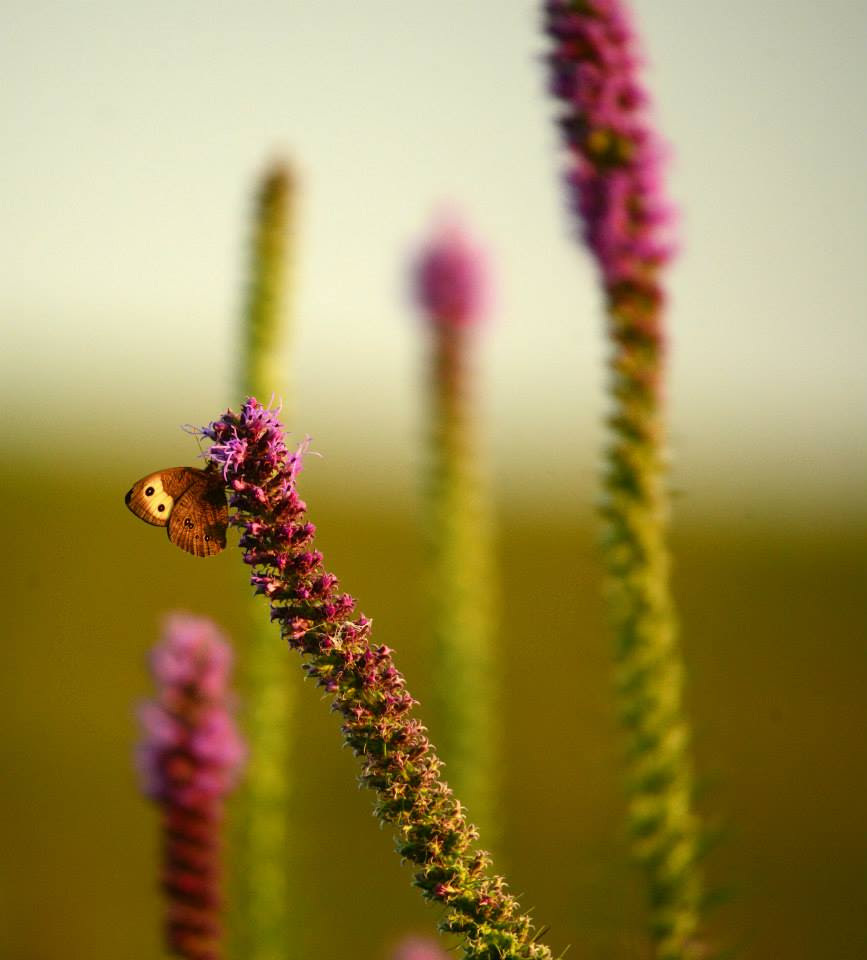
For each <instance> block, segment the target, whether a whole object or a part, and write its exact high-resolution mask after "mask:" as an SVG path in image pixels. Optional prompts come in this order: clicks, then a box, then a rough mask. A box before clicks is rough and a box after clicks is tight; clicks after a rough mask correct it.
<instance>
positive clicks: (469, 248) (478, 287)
mask: <svg viewBox="0 0 867 960" xmlns="http://www.w3.org/2000/svg"><path fill="white" fill-rule="evenodd" d="M486 273H487V269H486V264H485V259H484V256H483V254H482V252H481V250H479V249H478V248H477V247H476V246H475V245H474V244H473V243H472V242H471V240H470V238H469V237H468V235H467V233H466V230H465V229H464V228H463V226H462V225H461V223H460V221H459V220H457V219H456V218H454V217H451V218H449V219H446V220H444V221H443V222H442V223H441V224H440V226H439V227H438V229H437V231H436V233H435V234H434V236H433V238H432V239H431V240H430V241H429V243H428V244H427V246H426V247H425V248H424V250H423V251H422V253H421V256H420V257H419V259H418V263H417V264H416V269H415V292H416V296H417V298H418V301H419V304H420V305H421V308H422V310H424V312H425V313H426V314H427V315H428V317H429V318H430V320H431V322H432V323H433V324H434V325H435V326H443V327H453V328H461V327H470V326H473V325H474V324H476V323H477V322H478V321H479V320H480V319H481V317H482V314H483V313H484V306H485V297H486V292H487V291H486V284H485V277H486Z"/></svg>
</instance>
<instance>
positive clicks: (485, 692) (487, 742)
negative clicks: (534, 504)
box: [414, 220, 496, 842]
mask: <svg viewBox="0 0 867 960" xmlns="http://www.w3.org/2000/svg"><path fill="white" fill-rule="evenodd" d="M485 274H486V269H485V263H484V260H483V257H482V254H481V252H480V251H479V250H478V249H476V248H475V247H474V246H473V245H472V243H471V242H470V240H469V238H468V237H467V234H466V232H465V231H464V229H463V228H462V226H461V225H460V223H458V222H457V221H456V220H451V221H447V222H444V223H442V224H441V225H440V226H439V228H438V230H437V231H436V233H435V234H434V236H433V237H432V239H431V240H430V241H429V242H428V244H427V245H426V246H425V248H424V249H423V250H422V252H421V255H420V257H419V259H418V262H417V264H416V268H415V274H414V280H415V291H416V297H417V300H418V303H419V306H420V307H421V310H422V312H423V313H424V314H425V316H426V318H427V320H428V321H429V322H428V324H427V326H428V330H429V334H430V361H429V362H430V372H429V374H428V385H427V386H428V411H429V412H428V417H429V427H428V431H429V440H428V443H429V454H428V459H429V470H428V476H427V485H426V491H425V492H426V498H425V539H426V542H427V554H428V582H429V584H428V592H429V610H430V615H429V621H430V624H431V633H432V640H433V651H432V652H433V659H432V663H433V672H434V680H433V690H434V697H435V700H434V708H435V710H436V713H437V715H438V716H439V718H440V719H441V731H442V732H441V734H440V735H439V737H438V740H439V746H440V750H441V751H442V755H443V757H444V758H445V761H446V765H447V766H446V772H447V775H448V780H449V784H450V785H451V787H452V788H453V789H454V791H455V793H456V794H457V795H458V796H459V797H461V798H462V799H463V800H464V802H465V803H466V804H467V808H468V810H469V812H470V814H471V815H472V817H473V821H474V822H475V823H476V824H477V825H478V826H479V827H480V828H481V830H482V835H483V836H484V837H485V838H487V840H488V842H491V838H492V837H493V835H494V831H495V818H494V816H493V812H492V806H493V797H494V795H495V792H496V778H495V768H496V762H495V756H494V754H495V750H496V745H495V731H496V723H495V719H494V713H495V710H494V702H493V700H494V696H495V677H494V671H493V666H494V664H493V660H494V658H493V655H492V653H493V651H492V643H493V609H494V603H493V597H492V591H493V582H494V577H493V569H492V568H493V557H492V549H491V537H490V521H489V517H488V512H487V509H486V502H485V498H484V497H483V495H482V489H481V481H480V478H479V469H478V455H477V449H478V444H477V442H476V437H475V430H474V427H475V423H474V416H473V413H474V407H475V402H474V398H473V392H474V391H473V389H472V388H473V385H474V384H473V376H472V369H471V367H472V354H473V349H474V347H475V343H476V340H477V335H478V332H479V326H480V323H481V320H482V317H483V312H484V301H485V299H486V289H485V287H486V276H485Z"/></svg>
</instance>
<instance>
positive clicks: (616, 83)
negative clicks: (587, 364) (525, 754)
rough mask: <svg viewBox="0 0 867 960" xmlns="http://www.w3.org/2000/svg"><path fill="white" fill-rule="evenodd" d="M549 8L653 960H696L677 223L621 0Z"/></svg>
mask: <svg viewBox="0 0 867 960" xmlns="http://www.w3.org/2000/svg"><path fill="white" fill-rule="evenodd" d="M545 14H546V20H545V27H546V30H547V33H548V35H549V36H550V37H551V38H552V40H553V42H554V45H553V51H552V53H551V54H550V56H549V58H548V60H549V64H550V67H551V89H552V92H553V93H554V95H555V96H557V97H558V98H560V99H561V100H562V101H563V102H564V103H565V105H566V109H565V111H564V114H563V116H562V118H561V121H560V123H561V127H562V130H563V133H564V136H565V140H566V145H567V147H568V150H569V157H570V161H569V167H568V172H567V177H566V179H567V189H568V192H569V197H570V200H571V205H572V207H573V209H574V211H575V213H576V214H577V215H578V219H579V223H580V225H581V231H582V235H583V238H584V240H585V242H586V244H587V246H588V247H589V249H590V251H591V253H592V254H593V256H594V258H595V260H596V262H597V264H598V266H599V270H600V273H601V278H602V283H603V285H604V288H605V291H606V294H607V311H608V334H609V337H610V338H611V341H612V345H613V348H614V349H613V352H612V358H611V361H610V364H611V377H610V390H611V394H612V398H613V401H614V404H613V408H614V409H613V413H612V415H611V417H610V421H609V423H610V427H611V432H612V436H611V440H610V443H609V446H608V449H607V453H606V471H605V477H604V481H603V482H604V500H603V508H602V512H603V515H604V518H605V521H606V531H605V539H604V552H605V558H606V563H607V568H608V576H607V583H606V587H607V595H608V601H609V607H610V613H611V619H612V622H613V625H614V629H615V635H616V647H615V655H616V662H617V691H618V698H619V708H620V713H621V715H622V718H623V722H624V725H625V727H626V730H627V736H628V754H627V757H628V772H627V789H628V792H629V810H630V829H631V834H632V841H633V852H634V855H635V857H636V859H637V860H638V861H639V862H640V863H641V864H642V866H643V868H644V872H645V875H646V878H647V884H648V888H649V897H648V899H649V901H650V910H651V917H650V922H651V935H652V939H653V941H654V944H655V956H656V958H657V960H687V958H694V957H698V956H702V955H703V953H702V947H701V945H700V941H699V924H700V904H701V900H702V880H701V876H700V873H699V870H698V867H697V859H698V849H699V843H698V837H699V822H698V818H697V816H696V814H695V811H694V809H693V796H692V794H693V774H692V766H691V759H690V755H689V726H688V723H687V720H686V716H685V712H684V706H683V689H682V688H683V674H684V668H683V661H682V657H681V653H680V651H679V648H678V644H677V636H676V618H675V612H674V605H673V602H672V597H671V589H670V586H669V564H670V559H669V551H668V544H667V517H668V498H667V495H666V489H665V484H664V474H665V421H664V416H663V397H662V394H663V382H664V376H665V364H664V359H665V337H664V327H663V306H664V302H665V291H664V288H663V286H662V283H661V281H660V273H661V269H662V267H663V266H664V265H665V264H666V263H667V262H668V261H669V260H670V258H671V256H672V242H671V237H670V230H671V224H672V220H673V217H672V214H671V211H670V208H669V205H668V203H667V202H666V200H665V199H664V197H663V195H662V186H661V176H660V169H659V167H660V157H661V155H662V152H663V151H662V148H661V146H660V144H659V141H658V140H657V137H656V135H655V133H654V131H653V127H652V125H651V124H650V121H649V119H648V96H647V93H646V92H645V90H644V88H643V87H642V86H641V84H640V82H639V79H638V68H639V66H640V63H641V57H640V55H639V53H638V50H637V43H636V38H635V31H634V28H633V26H632V22H631V18H630V16H629V13H628V10H627V7H626V5H625V4H624V3H623V0H547V2H546V3H545Z"/></svg>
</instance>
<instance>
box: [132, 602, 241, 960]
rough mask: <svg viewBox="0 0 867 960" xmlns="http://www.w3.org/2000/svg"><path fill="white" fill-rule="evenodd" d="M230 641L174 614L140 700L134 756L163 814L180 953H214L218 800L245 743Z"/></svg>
mask: <svg viewBox="0 0 867 960" xmlns="http://www.w3.org/2000/svg"><path fill="white" fill-rule="evenodd" d="M231 662H232V656H231V650H230V648H229V646H228V644H227V643H226V641H225V639H223V637H222V635H221V634H220V632H219V631H218V630H217V628H216V627H215V626H214V625H213V624H212V623H211V621H210V620H206V619H204V618H200V617H191V616H186V615H182V614H175V615H174V616H172V617H169V618H168V620H167V621H166V626H165V630H164V637H163V641H162V643H160V644H159V645H158V646H157V647H156V648H155V649H154V651H153V654H152V656H151V668H152V670H153V675H154V679H155V681H156V684H157V697H156V699H154V700H152V701H149V702H148V703H146V704H144V706H143V707H142V709H141V723H142V727H143V731H144V737H143V740H142V742H141V743H140V745H139V749H138V765H139V771H140V774H141V778H142V786H143V790H144V792H145V793H146V794H147V795H148V796H149V797H151V798H152V799H153V800H154V801H156V803H157V804H158V805H159V806H160V808H161V810H162V815H163V836H164V842H163V851H164V864H165V865H164V872H163V888H164V890H165V892H166V894H167V896H168V906H167V916H166V940H167V944H168V947H169V949H171V950H172V951H173V952H175V953H176V954H177V955H178V956H181V957H185V958H187V960H218V958H219V957H220V955H221V950H220V938H221V924H220V908H221V895H220V874H221V870H220V837H219V830H220V824H221V821H222V816H223V800H224V797H225V796H226V794H227V793H228V792H229V790H230V789H231V788H232V786H233V785H234V783H235V779H236V777H237V774H238V770H239V768H240V765H241V762H242V760H243V755H244V748H243V745H242V743H241V740H240V738H239V736H238V733H237V731H236V729H235V722H234V718H233V716H232V713H231V710H230V701H231V695H230V693H229V689H228V681H229V673H230V669H231Z"/></svg>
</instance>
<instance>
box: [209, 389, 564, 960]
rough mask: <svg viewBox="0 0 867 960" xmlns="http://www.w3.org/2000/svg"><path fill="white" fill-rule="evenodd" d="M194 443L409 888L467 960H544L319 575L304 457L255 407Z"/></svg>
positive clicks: (430, 752)
mask: <svg viewBox="0 0 867 960" xmlns="http://www.w3.org/2000/svg"><path fill="white" fill-rule="evenodd" d="M202 432H203V434H204V436H206V437H208V438H209V439H210V440H211V441H213V443H212V446H211V447H210V449H209V451H208V453H207V457H208V458H209V459H210V460H211V461H212V462H213V463H215V464H217V465H219V466H220V467H221V468H222V469H223V470H224V471H225V476H226V479H227V485H228V488H229V491H230V503H231V506H232V508H233V511H234V513H233V516H232V520H231V522H232V523H233V524H234V525H235V526H237V527H239V528H240V530H241V541H240V546H241V548H242V549H243V550H244V559H245V561H246V562H247V563H248V564H250V565H251V566H252V567H253V574H252V577H251V582H252V584H253V586H254V588H255V590H256V592H257V593H259V594H262V595H263V596H264V597H265V598H266V599H267V601H268V602H269V604H270V607H271V619H272V620H274V621H276V622H277V623H279V624H280V630H281V633H282V635H283V637H284V638H285V640H286V641H287V642H288V644H289V646H290V647H292V648H293V649H294V650H297V651H298V652H299V653H300V654H301V655H302V657H303V660H304V670H305V672H306V673H307V674H308V676H310V677H312V678H313V679H315V681H316V682H317V684H319V685H320V686H321V687H322V688H323V689H324V690H325V691H326V692H327V693H328V694H329V695H330V696H331V699H332V707H333V709H334V710H335V711H336V712H337V713H338V714H339V715H340V717H341V720H342V728H341V729H342V731H343V736H344V739H345V742H346V743H347V744H348V745H349V746H350V747H351V748H352V750H353V752H354V753H355V755H356V756H357V757H358V759H359V761H360V763H361V780H362V782H363V783H364V784H366V785H367V786H368V787H370V788H371V789H372V790H373V791H374V792H375V794H376V804H375V811H376V814H377V816H379V817H380V819H381V820H382V821H383V822H385V823H389V824H392V825H393V827H394V829H395V833H396V841H397V850H398V853H399V854H400V855H401V857H402V858H404V859H406V860H408V861H410V862H411V863H413V864H414V865H415V866H416V873H415V884H416V886H418V887H419V888H420V889H421V890H422V893H423V895H424V896H425V897H426V898H427V899H429V900H433V901H435V902H437V903H439V904H441V905H442V906H443V907H444V908H445V914H444V917H443V919H442V922H441V928H442V929H443V930H444V931H446V932H450V933H457V934H461V935H462V936H463V937H464V951H465V956H466V957H468V958H474V960H512V958H515V960H517V958H527V960H531V958H532V960H542V958H545V960H550V958H551V952H550V950H549V949H548V948H547V947H546V946H544V945H543V944H541V943H537V942H535V940H534V938H533V931H532V926H531V924H530V919H529V917H527V916H525V915H523V914H521V912H520V909H519V904H518V902H517V900H516V899H515V898H514V897H512V896H511V895H510V894H509V893H508V890H507V888H506V884H505V881H504V880H503V879H502V878H501V877H497V876H492V875H491V874H490V872H489V861H488V857H487V855H486V854H485V853H484V851H482V850H478V849H474V843H475V840H476V838H477V834H476V831H475V828H474V827H472V826H471V825H470V824H469V823H468V821H467V819H466V817H465V815H464V812H463V809H462V807H461V804H460V803H459V802H458V800H457V799H456V798H455V796H454V795H453V794H452V792H451V790H450V789H449V788H448V786H447V785H446V784H445V783H444V782H443V781H442V780H441V779H440V776H439V772H440V766H441V764H440V761H439V759H438V758H437V755H436V753H435V752H434V749H433V747H432V745H431V743H430V741H429V740H428V739H427V736H426V735H425V728H424V727H423V726H422V724H421V723H420V721H419V720H418V719H417V718H416V717H414V716H413V714H412V707H413V705H414V702H415V701H414V700H413V698H412V697H411V696H410V694H409V692H408V691H407V689H406V684H405V682H404V679H403V677H402V676H401V674H400V673H399V672H398V670H397V668H396V666H395V665H394V660H393V657H392V651H391V650H390V649H389V648H388V647H385V646H378V645H375V644H373V643H372V642H371V639H370V629H371V624H370V620H368V619H367V618H366V617H364V616H353V610H354V606H355V601H354V600H353V598H352V597H351V596H349V594H347V593H342V592H341V591H340V589H339V586H338V582H337V578H336V577H335V576H334V575H333V574H331V573H329V572H327V571H326V569H325V567H324V565H323V560H322V555H321V554H320V553H319V551H318V550H316V548H315V546H314V543H313V535H314V532H315V528H314V527H313V525H312V524H311V523H308V522H307V520H306V519H305V512H306V506H305V504H304V502H303V501H302V500H301V499H300V498H299V496H298V493H297V490H296V487H295V479H296V476H297V474H298V471H299V470H300V468H301V462H302V456H303V450H299V451H296V452H295V453H289V452H288V450H287V448H286V444H285V441H284V439H283V430H282V427H281V425H280V423H279V421H278V420H277V417H276V416H275V414H274V413H273V412H271V411H269V410H265V409H264V408H263V407H262V406H261V405H260V404H259V403H258V402H257V401H256V400H254V399H252V398H251V399H249V400H247V401H246V402H245V403H244V406H243V408H242V410H241V412H240V413H234V412H233V411H231V410H229V411H227V412H226V413H225V414H224V415H223V416H222V417H221V418H220V419H219V420H217V421H215V422H214V423H212V424H210V425H209V426H208V427H206V428H204V430H203V431H202Z"/></svg>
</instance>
